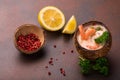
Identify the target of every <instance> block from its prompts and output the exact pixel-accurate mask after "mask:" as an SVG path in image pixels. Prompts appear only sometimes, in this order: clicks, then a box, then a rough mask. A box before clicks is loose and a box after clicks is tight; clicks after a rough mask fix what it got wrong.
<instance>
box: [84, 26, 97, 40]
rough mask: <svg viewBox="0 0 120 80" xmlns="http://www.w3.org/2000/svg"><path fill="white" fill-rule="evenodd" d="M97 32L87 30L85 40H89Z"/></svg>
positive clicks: (90, 29)
mask: <svg viewBox="0 0 120 80" xmlns="http://www.w3.org/2000/svg"><path fill="white" fill-rule="evenodd" d="M95 32H96V30H95V29H92V28H89V29H87V31H86V32H85V39H86V40H87V39H88V38H89V37H90V36H92V35H94V34H95Z"/></svg>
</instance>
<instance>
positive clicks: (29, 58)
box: [20, 48, 46, 63]
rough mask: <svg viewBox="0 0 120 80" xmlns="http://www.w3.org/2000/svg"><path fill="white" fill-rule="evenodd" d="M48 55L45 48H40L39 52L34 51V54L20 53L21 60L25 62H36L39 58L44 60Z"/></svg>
mask: <svg viewBox="0 0 120 80" xmlns="http://www.w3.org/2000/svg"><path fill="white" fill-rule="evenodd" d="M45 56H46V51H45V48H42V49H41V50H39V51H38V52H37V53H33V54H30V55H28V54H25V53H20V60H21V61H23V62H28V63H29V62H30V63H31V62H35V61H37V60H42V59H44V58H45Z"/></svg>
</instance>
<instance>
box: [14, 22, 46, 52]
mask: <svg viewBox="0 0 120 80" xmlns="http://www.w3.org/2000/svg"><path fill="white" fill-rule="evenodd" d="M25 26H26V27H27V26H33V27H36V28H38V29H39V30H41V32H42V33H43V40H42V44H41V45H40V47H39V48H38V49H36V50H33V51H26V50H23V49H22V48H19V47H18V45H17V43H16V34H17V32H18V31H19V30H20V29H21V28H23V27H25ZM13 37H14V45H15V47H16V49H17V50H18V51H20V52H22V53H25V54H33V53H37V52H38V51H39V50H40V49H41V48H43V45H44V44H45V35H44V30H43V29H42V28H39V27H38V26H37V25H34V24H23V25H20V26H18V27H17V28H16V30H15V32H14V36H13Z"/></svg>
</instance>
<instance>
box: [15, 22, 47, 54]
mask: <svg viewBox="0 0 120 80" xmlns="http://www.w3.org/2000/svg"><path fill="white" fill-rule="evenodd" d="M44 41H45V40H44V32H43V30H42V29H40V28H39V27H38V26H36V25H33V24H24V25H22V26H20V27H18V28H17V30H16V32H15V35H14V44H15V47H16V48H17V49H18V50H19V51H20V52H22V53H26V54H33V53H36V52H38V51H39V50H40V49H41V48H42V46H43V45H44Z"/></svg>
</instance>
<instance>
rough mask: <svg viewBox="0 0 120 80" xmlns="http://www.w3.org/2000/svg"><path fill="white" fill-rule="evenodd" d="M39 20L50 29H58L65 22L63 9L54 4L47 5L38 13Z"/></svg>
mask: <svg viewBox="0 0 120 80" xmlns="http://www.w3.org/2000/svg"><path fill="white" fill-rule="evenodd" d="M38 22H39V23H40V25H41V26H42V27H43V28H44V29H46V30H49V31H58V30H60V29H61V28H62V27H63V26H64V24H65V17H64V14H63V13H62V11H61V10H60V9H58V8H56V7H54V6H47V7H44V8H43V9H41V10H40V12H39V13H38Z"/></svg>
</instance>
